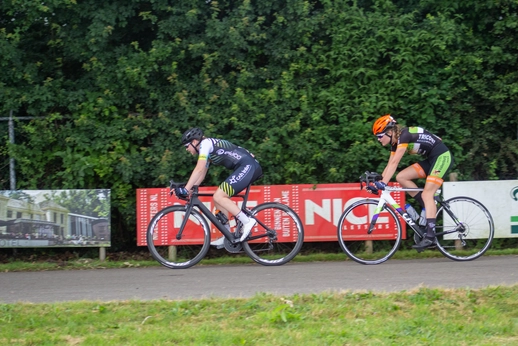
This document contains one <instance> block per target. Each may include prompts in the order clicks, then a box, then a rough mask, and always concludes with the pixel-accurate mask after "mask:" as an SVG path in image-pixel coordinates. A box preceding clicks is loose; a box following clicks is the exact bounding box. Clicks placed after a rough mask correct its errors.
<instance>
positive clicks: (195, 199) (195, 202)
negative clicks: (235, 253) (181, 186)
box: [176, 185, 250, 244]
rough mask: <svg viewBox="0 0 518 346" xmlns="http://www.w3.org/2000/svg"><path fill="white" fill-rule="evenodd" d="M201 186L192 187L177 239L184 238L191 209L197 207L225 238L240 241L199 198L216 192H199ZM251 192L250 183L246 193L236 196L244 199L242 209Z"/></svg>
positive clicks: (233, 241)
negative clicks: (183, 234)
mask: <svg viewBox="0 0 518 346" xmlns="http://www.w3.org/2000/svg"><path fill="white" fill-rule="evenodd" d="M198 188H199V186H193V187H192V190H193V192H192V195H191V199H190V200H189V202H187V204H186V205H185V206H186V208H187V211H186V212H185V217H184V219H183V221H182V224H181V225H180V229H179V231H178V233H177V234H176V239H177V240H180V239H181V238H182V232H183V230H184V228H185V225H186V224H187V220H189V216H190V215H191V211H192V209H193V208H194V207H197V208H198V210H199V211H200V212H201V213H202V214H203V215H204V216H205V217H206V218H208V219H209V221H210V222H211V223H212V224H213V225H214V226H216V228H217V229H218V230H219V231H220V232H221V233H223V235H224V236H225V238H227V239H229V240H230V242H231V243H232V244H236V243H239V242H240V240H239V239H234V236H233V234H232V232H230V231H229V230H227V228H226V227H225V226H224V225H223V224H222V223H221V222H220V221H219V220H218V218H217V217H216V215H214V214H213V213H212V212H211V211H210V210H209V209H208V208H207V207H206V206H205V204H203V202H202V201H201V200H200V199H199V196H205V197H212V196H213V195H214V194H212V193H199V192H198ZM249 192H250V185H249V186H248V187H247V188H246V192H245V193H244V194H237V195H235V196H234V197H240V198H242V199H243V206H242V209H245V207H246V202H247V200H248V193H249Z"/></svg>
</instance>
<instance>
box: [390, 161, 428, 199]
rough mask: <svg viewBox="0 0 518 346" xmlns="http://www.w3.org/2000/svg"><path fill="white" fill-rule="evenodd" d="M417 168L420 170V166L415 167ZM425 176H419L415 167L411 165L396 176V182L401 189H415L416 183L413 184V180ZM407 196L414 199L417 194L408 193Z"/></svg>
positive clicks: (413, 192)
mask: <svg viewBox="0 0 518 346" xmlns="http://www.w3.org/2000/svg"><path fill="white" fill-rule="evenodd" d="M417 167H419V168H421V166H419V165H417ZM425 176H426V175H425ZM425 176H421V175H420V172H419V171H418V170H417V169H416V167H415V165H412V166H408V167H407V168H405V169H403V170H402V171H401V172H399V173H398V174H397V175H396V180H397V182H398V183H399V184H401V186H403V187H406V188H417V185H416V183H414V180H416V179H419V178H424V177H425ZM408 194H409V195H410V196H412V197H414V196H415V195H416V194H417V192H416V191H411V192H408Z"/></svg>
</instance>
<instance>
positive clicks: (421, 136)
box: [419, 133, 435, 144]
mask: <svg viewBox="0 0 518 346" xmlns="http://www.w3.org/2000/svg"><path fill="white" fill-rule="evenodd" d="M419 141H421V142H427V143H430V144H435V138H433V136H430V135H426V134H424V133H421V134H419Z"/></svg>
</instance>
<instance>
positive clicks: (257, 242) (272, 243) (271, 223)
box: [242, 202, 304, 266]
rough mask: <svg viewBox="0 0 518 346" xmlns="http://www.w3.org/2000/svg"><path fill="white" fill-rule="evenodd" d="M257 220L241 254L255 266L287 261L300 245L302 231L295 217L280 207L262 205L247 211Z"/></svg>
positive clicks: (300, 223)
mask: <svg viewBox="0 0 518 346" xmlns="http://www.w3.org/2000/svg"><path fill="white" fill-rule="evenodd" d="M251 213H252V215H253V216H254V217H255V219H256V220H257V224H256V226H254V228H253V229H252V233H251V234H250V240H248V241H245V242H243V243H242V245H243V250H245V252H246V254H247V255H248V256H250V258H251V259H253V260H254V261H255V262H257V263H259V264H262V265H265V266H279V265H282V264H285V263H288V262H289V261H291V260H292V259H293V258H294V257H295V256H296V255H297V254H298V253H299V251H300V249H301V248H302V244H303V243H304V227H303V226H302V221H301V220H300V218H299V216H298V215H297V213H295V212H294V211H293V210H292V209H291V208H290V207H288V206H287V205H284V204H281V203H274V202H272V203H263V204H260V205H258V206H256V207H255V208H254V209H252V210H251Z"/></svg>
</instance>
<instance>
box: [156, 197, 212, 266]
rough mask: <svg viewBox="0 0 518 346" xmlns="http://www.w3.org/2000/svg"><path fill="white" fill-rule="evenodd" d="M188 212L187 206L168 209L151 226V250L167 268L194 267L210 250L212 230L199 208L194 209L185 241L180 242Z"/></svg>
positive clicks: (158, 214) (184, 234) (160, 212)
mask: <svg viewBox="0 0 518 346" xmlns="http://www.w3.org/2000/svg"><path fill="white" fill-rule="evenodd" d="M186 212H187V208H186V207H185V206H183V205H174V206H170V207H166V208H164V209H162V210H160V211H159V212H158V213H156V214H155V216H154V217H153V218H152V219H151V222H150V223H149V225H148V228H147V232H146V241H147V247H148V249H149V252H150V253H151V256H152V257H153V258H154V259H155V260H156V261H157V262H158V263H160V264H161V265H163V266H164V267H167V268H170V269H186V268H189V267H192V266H193V265H195V264H197V263H198V262H200V261H201V260H202V259H203V258H204V257H205V256H206V255H207V252H208V251H209V248H210V227H209V225H208V224H207V221H206V220H205V218H204V217H203V215H202V214H201V213H200V212H199V211H197V210H195V209H192V210H191V213H190V216H189V220H188V221H187V223H186V227H185V228H184V230H183V231H182V238H181V239H180V240H178V239H176V235H177V234H178V232H179V230H180V226H181V224H182V220H183V219H184V218H185V214H186ZM171 246H174V248H172V247H171ZM171 251H172V252H173V253H171ZM175 251H176V253H175Z"/></svg>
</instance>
